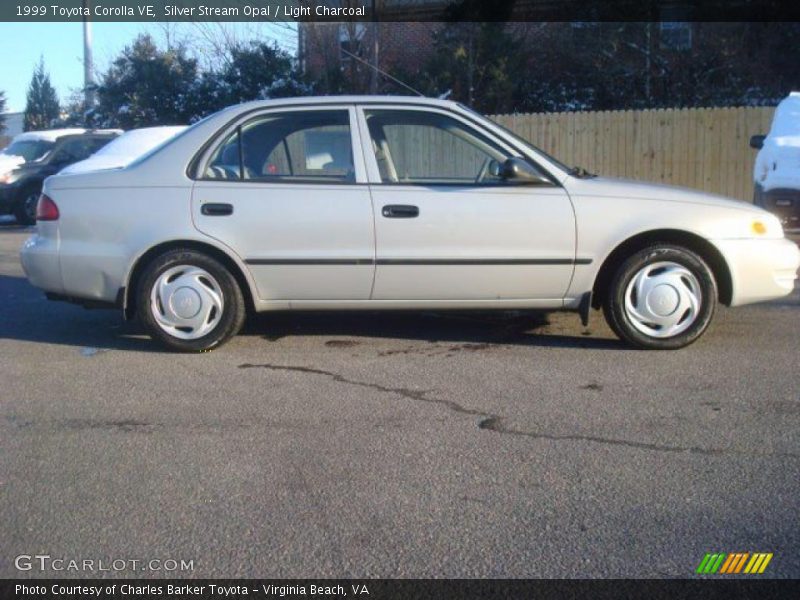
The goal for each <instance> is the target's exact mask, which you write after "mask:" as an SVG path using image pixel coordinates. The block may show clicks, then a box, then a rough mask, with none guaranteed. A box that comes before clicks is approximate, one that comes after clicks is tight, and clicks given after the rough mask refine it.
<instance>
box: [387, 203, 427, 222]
mask: <svg viewBox="0 0 800 600" xmlns="http://www.w3.org/2000/svg"><path fill="white" fill-rule="evenodd" d="M381 214H382V215H383V216H384V217H386V218H387V219H413V218H414V217H418V216H419V207H418V206H411V205H410V204H387V205H386V206H384V207H383V210H381Z"/></svg>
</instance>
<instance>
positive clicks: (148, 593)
mask: <svg viewBox="0 0 800 600" xmlns="http://www.w3.org/2000/svg"><path fill="white" fill-rule="evenodd" d="M797 588H798V586H797V584H796V582H794V581H789V580H762V579H745V578H741V579H706V580H652V579H642V580H631V579H626V580H612V579H603V580H531V579H505V580H497V579H486V580H469V579H461V580H454V579H433V580H425V579H406V580H392V579H340V580H337V579H320V580H314V579H285V580H255V579H250V580H241V579H240V580H235V579H209V580H186V579H183V580H180V579H174V580H166V579H142V580H135V579H128V580H125V579H119V580H111V579H91V580H90V579H84V580H78V579H63V580H32V579H25V580H4V581H3V582H2V583H0V598H3V599H10V598H15V599H18V600H23V599H25V598H43V599H50V598H53V599H60V600H66V599H84V598H97V599H100V600H112V599H114V600H116V599H134V598H136V599H139V598H142V599H147V600H166V599H188V598H220V599H223V598H224V599H228V600H240V599H243V598H253V599H258V600H264V599H276V600H277V599H283V600H293V599H298V598H303V599H307V598H318V599H325V600H331V599H333V598H350V599H353V598H365V599H366V598H368V599H370V600H394V599H398V600H400V599H402V600H416V599H419V600H422V599H425V600H429V599H439V598H441V599H445V598H447V599H449V598H469V599H481V600H484V599H485V600H491V599H498V600H499V599H509V600H510V599H517V598H520V599H523V598H524V599H525V600H529V599H534V598H548V599H551V598H556V599H558V598H565V599H566V598H570V599H578V598H591V599H592V600H603V599H606V598H607V599H615V600H617V599H626V598H631V599H633V598H647V599H656V598H669V599H670V600H680V599H684V598H685V599H690V598H691V599H694V598H703V599H704V600H705V599H713V598H720V599H722V598H724V599H726V600H728V599H738V598H753V599H759V600H765V599H770V598H796V597H797V592H798V589H797Z"/></svg>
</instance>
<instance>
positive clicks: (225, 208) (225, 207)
mask: <svg viewBox="0 0 800 600" xmlns="http://www.w3.org/2000/svg"><path fill="white" fill-rule="evenodd" d="M200 212H201V213H203V214H204V215H206V216H207V217H227V216H228V215H232V214H233V205H232V204H218V203H216V202H207V203H206V204H203V206H201V207H200Z"/></svg>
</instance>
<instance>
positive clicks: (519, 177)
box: [500, 156, 550, 184]
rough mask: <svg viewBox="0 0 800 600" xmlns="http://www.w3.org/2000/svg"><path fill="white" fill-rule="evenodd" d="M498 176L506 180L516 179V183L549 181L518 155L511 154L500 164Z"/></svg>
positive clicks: (546, 182) (547, 182)
mask: <svg viewBox="0 0 800 600" xmlns="http://www.w3.org/2000/svg"><path fill="white" fill-rule="evenodd" d="M500 176H501V177H502V178H503V179H507V180H508V181H516V182H518V183H538V184H542V183H545V184H549V183H550V180H549V179H547V178H546V177H544V176H543V175H542V174H541V173H539V171H537V170H536V169H535V168H534V167H533V166H531V164H530V163H528V162H527V161H526V160H524V159H522V158H519V157H518V156H512V157H511V158H509V159H507V160H506V161H505V162H504V163H503V164H502V165H501V166H500Z"/></svg>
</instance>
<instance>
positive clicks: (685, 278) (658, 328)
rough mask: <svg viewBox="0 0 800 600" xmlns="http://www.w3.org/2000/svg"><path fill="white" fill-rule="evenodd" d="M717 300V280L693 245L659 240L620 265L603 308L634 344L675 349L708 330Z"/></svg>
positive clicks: (623, 336) (618, 331)
mask: <svg viewBox="0 0 800 600" xmlns="http://www.w3.org/2000/svg"><path fill="white" fill-rule="evenodd" d="M716 304H717V284H716V281H715V280H714V275H713V273H712V272H711V269H710V268H709V267H708V265H707V264H706V263H705V261H704V260H703V259H702V258H701V257H700V256H699V255H697V254H696V253H694V252H692V251H691V250H689V249H687V248H683V247H680V246H673V245H668V244H657V245H654V246H651V247H649V248H645V249H644V250H641V251H639V252H637V253H636V254H634V255H633V256H631V257H630V258H628V259H627V260H626V261H624V262H623V263H622V264H621V265H620V266H619V268H618V269H617V272H616V273H615V274H614V277H613V279H612V280H611V285H610V286H609V288H608V292H607V294H606V298H605V302H604V304H603V312H604V313H605V317H606V321H608V324H609V325H610V326H611V329H613V330H614V333H616V334H617V335H618V336H619V337H620V338H621V339H622V340H624V341H626V342H628V343H629V344H631V345H632V346H635V347H637V348H647V349H654V350H674V349H677V348H683V347H684V346H688V345H689V344H691V343H692V342H694V341H695V340H697V339H698V338H699V337H700V336H701V335H702V334H703V333H704V332H705V330H706V329H707V328H708V325H709V323H711V318H712V317H713V316H714V310H715V308H716Z"/></svg>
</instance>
